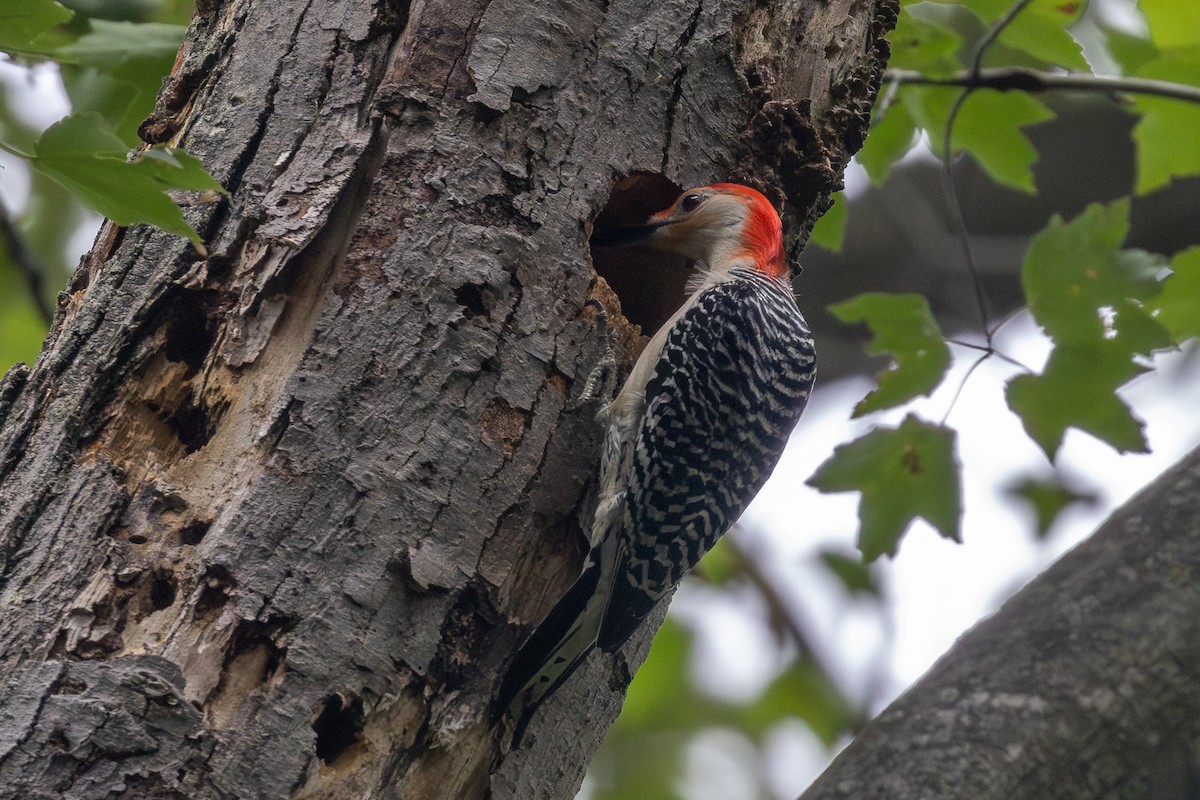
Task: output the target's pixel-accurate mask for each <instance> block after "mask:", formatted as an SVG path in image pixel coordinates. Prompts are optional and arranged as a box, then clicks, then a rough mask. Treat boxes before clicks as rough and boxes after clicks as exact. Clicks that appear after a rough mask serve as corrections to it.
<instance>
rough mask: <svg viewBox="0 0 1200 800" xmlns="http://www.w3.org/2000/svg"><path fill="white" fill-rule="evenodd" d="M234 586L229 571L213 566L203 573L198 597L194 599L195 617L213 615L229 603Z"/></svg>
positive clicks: (216, 565) (217, 565)
mask: <svg viewBox="0 0 1200 800" xmlns="http://www.w3.org/2000/svg"><path fill="white" fill-rule="evenodd" d="M234 586H235V583H234V580H233V577H232V576H231V575H230V574H229V570H227V569H225V567H222V566H220V565H219V564H214V565H213V566H211V567H209V568H208V569H207V570H205V572H204V576H203V577H202V578H201V579H200V595H199V596H198V597H197V598H196V611H195V613H196V616H197V617H204V616H207V615H209V614H214V612H216V611H217V609H219V608H221V607H222V606H224V605H225V604H226V603H227V602H229V595H230V594H231V593H232V592H233V587H234Z"/></svg>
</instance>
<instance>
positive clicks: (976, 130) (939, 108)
mask: <svg viewBox="0 0 1200 800" xmlns="http://www.w3.org/2000/svg"><path fill="white" fill-rule="evenodd" d="M957 96H958V92H957V91H955V90H950V89H946V88H943V87H925V86H912V87H909V91H907V92H905V93H904V94H903V98H904V101H905V104H906V105H907V106H908V109H909V113H910V114H911V115H912V117H913V119H914V120H916V121H917V124H919V125H920V126H921V127H923V128H925V129H926V130H928V131H929V136H930V140H931V142H932V145H933V149H934V152H936V153H938V155H941V154H942V149H943V148H942V142H943V140H944V138H945V137H944V131H945V129H946V121H947V120H948V119H949V116H950V110H951V108H952V107H953V105H954V101H955V98H956V97H957ZM1053 118H1054V112H1052V111H1051V110H1050V109H1049V108H1047V107H1046V106H1045V105H1043V104H1042V103H1041V102H1040V101H1038V100H1035V99H1034V98H1033V97H1031V96H1029V95H1028V94H1026V93H1024V92H996V91H992V90H990V89H989V90H981V91H976V92H972V93H971V95H970V97H968V98H967V100H966V102H964V103H963V105H962V108H961V109H960V110H959V113H958V117H957V119H956V121H955V123H954V136H953V138H952V139H951V142H950V147H951V150H953V151H954V152H958V151H960V150H965V151H967V152H968V153H970V154H971V155H972V156H973V157H974V158H975V160H976V161H978V162H979V165H980V166H981V167H983V168H984V169H985V170H987V172H988V174H989V175H991V176H992V178H993V179H994V180H995V181H997V182H998V183H1001V184H1004V185H1005V186H1011V187H1012V188H1014V189H1019V190H1021V191H1023V192H1028V193H1030V194H1033V193H1034V191H1035V187H1034V185H1033V165H1034V163H1036V162H1037V157H1038V154H1037V150H1035V149H1034V147H1033V143H1032V142H1030V141H1029V138H1028V137H1027V136H1025V134H1024V133H1022V132H1021V128H1024V127H1026V126H1028V125H1033V124H1036V123H1039V122H1045V121H1046V120H1050V119H1053Z"/></svg>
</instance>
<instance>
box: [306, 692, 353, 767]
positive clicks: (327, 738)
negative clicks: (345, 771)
mask: <svg viewBox="0 0 1200 800" xmlns="http://www.w3.org/2000/svg"><path fill="white" fill-rule="evenodd" d="M363 719H364V715H363V703H362V698H360V697H357V696H354V695H351V696H350V697H344V696H343V695H342V694H340V693H337V692H335V693H334V694H331V695H329V697H327V698H325V702H324V703H323V704H322V706H321V713H319V714H318V715H317V719H316V721H315V722H313V726H312V727H313V730H314V731H315V732H316V734H317V757H318V758H320V759H321V760H322V761H324V762H325V763H326V764H328V763H330V762H331V761H333V760H334V759H336V758H337V757H338V755H340V754H341V753H342V752H343V751H345V749H346V748H347V747H349V746H350V745H352V744H354V743H355V742H357V741H358V737H359V734H360V733H362V727H363Z"/></svg>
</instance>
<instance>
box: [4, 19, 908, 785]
mask: <svg viewBox="0 0 1200 800" xmlns="http://www.w3.org/2000/svg"><path fill="white" fill-rule="evenodd" d="M896 6H897V3H896V2H895V0H874V2H870V3H863V2H859V1H858V0H792V1H791V2H772V3H770V4H767V3H761V2H756V0H707V1H705V0H693V2H683V0H666V1H656V2H600V0H596V1H595V2H569V1H568V0H491V2H489V1H488V0H423V1H421V0H418V2H414V3H411V4H406V3H400V2H395V1H394V0H393V1H392V2H387V1H386V0H377V1H376V2H362V0H312V1H311V2H306V3H295V2H292V1H291V0H224V2H222V0H201V2H199V4H198V12H197V13H198V16H197V19H196V21H195V23H194V24H193V26H192V28H191V30H190V32H189V35H188V37H187V40H186V42H185V44H184V48H183V51H182V53H181V57H180V60H179V62H178V65H177V68H176V71H175V73H174V75H173V76H172V77H171V78H170V79H169V81H168V82H167V84H166V87H165V89H164V91H163V94H162V95H161V97H160V98H159V106H158V109H157V110H156V113H155V115H154V116H153V117H152V118H151V119H150V120H147V122H146V123H145V124H144V126H143V128H142V131H143V135H144V136H146V137H147V139H149V140H152V141H170V142H172V143H181V144H183V145H185V146H186V147H188V148H189V150H191V151H192V152H193V153H195V154H196V155H198V156H199V157H200V158H201V159H202V160H203V161H204V163H205V165H206V166H207V167H208V168H209V170H210V171H211V172H212V173H213V175H214V176H215V177H217V179H218V180H220V181H221V182H222V184H223V185H225V186H226V187H227V188H228V189H229V191H230V198H229V199H227V200H223V201H221V202H220V203H217V204H213V205H208V206H195V207H193V208H192V209H191V210H190V211H189V212H188V213H189V217H190V220H191V221H192V222H193V224H195V225H196V226H197V229H198V230H200V231H201V232H202V235H203V236H204V239H205V241H206V243H207V245H208V250H209V253H210V254H211V255H209V256H208V257H206V258H205V257H201V256H200V255H199V254H198V253H197V252H195V251H194V250H192V249H191V248H190V247H189V245H188V244H187V243H186V242H185V241H183V240H182V239H179V238H177V237H173V236H170V235H167V234H164V233H161V232H158V231H155V230H152V229H149V228H146V227H135V228H131V229H129V230H121V229H118V228H116V227H114V226H112V225H106V226H105V228H104V229H103V230H102V231H101V233H100V235H99V237H98V239H97V241H96V245H95V247H94V249H93V251H92V253H91V254H90V255H89V256H88V257H87V258H86V259H85V261H84V263H83V264H82V265H81V267H80V270H79V272H78V273H77V275H76V277H75V279H74V282H73V284H72V286H71V287H70V290H69V292H68V293H66V294H64V295H63V296H62V298H61V301H60V303H59V308H58V314H57V318H56V320H55V324H54V327H53V330H52V332H51V334H50V336H49V338H48V340H47V343H46V346H45V349H44V351H43V353H42V356H41V358H40V359H39V360H38V363H37V365H36V366H35V367H34V369H33V370H31V371H27V370H25V369H24V368H22V367H18V368H16V369H14V370H13V371H11V372H10V373H9V374H8V375H7V376H6V377H5V379H4V381H3V383H2V384H0V426H2V427H0V536H2V539H0V548H2V549H0V558H2V559H3V561H2V573H0V574H2V576H3V577H2V578H0V598H2V603H3V606H2V607H3V609H4V611H3V614H0V664H2V665H3V670H4V675H5V676H6V679H7V686H6V691H5V693H4V696H3V699H2V700H0V710H2V714H3V718H4V720H5V723H4V724H3V725H2V726H0V786H2V787H4V789H3V790H0V791H2V792H3V793H4V795H3V796H6V797H72V798H92V797H96V798H100V797H110V796H114V795H120V796H122V797H154V798H164V797H184V796H186V797H188V798H210V797H229V798H274V797H286V796H292V797H321V798H342V797H346V798H348V797H401V798H410V799H413V798H460V797H462V798H469V797H485V796H489V795H490V796H493V797H497V798H500V797H518V798H533V797H549V798H553V797H570V796H571V794H572V793H573V792H574V791H575V789H576V788H577V787H578V785H579V783H580V780H581V778H582V774H583V770H584V768H585V766H586V764H587V761H588V760H589V758H590V757H591V754H592V753H593V752H594V750H595V748H596V747H597V746H598V744H599V742H600V740H601V739H602V737H603V735H604V732H605V730H606V729H607V727H608V725H609V724H610V723H611V721H612V720H613V718H614V717H615V716H616V713H617V711H618V709H619V706H620V703H621V699H622V696H623V692H624V687H625V685H626V684H627V683H628V680H629V677H630V674H631V673H632V671H633V670H634V668H635V666H636V664H637V663H638V662H639V660H640V658H641V657H642V655H643V654H644V649H645V646H646V643H647V641H648V636H649V630H647V631H646V632H645V634H644V635H643V636H641V637H640V638H635V641H634V642H633V643H631V645H630V647H629V648H628V651H629V652H628V653H626V654H624V656H623V657H621V658H618V659H613V658H599V657H593V659H592V660H591V661H590V662H589V663H588V664H587V665H586V666H585V668H583V669H581V670H580V672H579V673H578V674H577V676H576V677H575V678H573V679H572V681H571V682H570V683H569V684H568V685H567V686H566V687H564V689H563V690H562V691H561V692H560V693H559V694H558V695H557V696H556V697H555V698H553V699H552V700H551V701H550V702H549V703H547V705H546V707H545V708H544V709H543V711H542V712H541V713H539V714H538V715H537V716H536V717H535V719H534V721H533V724H532V726H531V728H530V732H529V734H528V735H527V737H526V739H525V743H524V744H523V745H522V747H521V748H519V749H516V750H512V749H511V748H510V746H509V743H508V741H507V740H506V734H507V731H506V730H504V729H501V730H492V729H491V728H490V726H489V722H488V714H487V710H488V704H489V702H490V700H491V697H492V694H493V692H494V691H495V689H496V687H497V686H498V683H499V680H500V677H501V675H502V672H503V669H504V667H505V665H506V663H507V660H508V659H509V658H510V657H511V655H512V653H513V650H514V648H515V647H516V645H517V644H518V643H519V642H520V640H521V639H522V638H523V637H524V635H525V634H526V633H527V632H528V630H529V629H530V628H531V627H532V626H533V625H534V624H535V623H536V622H537V621H538V620H539V619H540V617H541V615H542V614H544V613H545V611H546V610H547V609H548V608H549V607H550V606H551V605H552V604H553V602H554V601H555V599H556V598H557V597H558V595H559V594H560V593H561V592H562V591H563V590H564V589H565V588H566V587H567V586H568V585H569V583H570V581H571V580H572V579H573V578H574V576H575V575H576V574H577V572H578V569H579V566H580V560H581V556H582V542H583V535H582V530H583V527H582V523H584V522H585V521H586V520H587V519H588V518H589V515H590V508H589V506H588V497H587V496H588V491H589V486H590V482H591V480H592V478H593V475H594V472H595V467H596V464H597V460H598V444H599V441H600V431H599V430H598V429H597V426H596V423H595V422H594V419H593V415H594V412H595V408H594V407H587V406H583V407H578V406H577V405H576V404H574V403H573V401H572V398H574V397H577V396H578V393H579V388H580V385H581V383H582V380H581V379H584V378H586V377H587V375H588V373H589V371H590V370H591V367H592V365H593V364H594V363H595V361H596V360H597V358H598V357H599V354H600V351H601V348H602V347H603V346H604V341H603V337H602V336H599V335H597V333H596V331H595V321H594V318H593V315H592V312H591V311H590V310H589V309H587V306H586V304H587V301H588V299H589V298H590V297H597V298H599V299H600V300H601V301H602V302H604V303H605V305H606V306H608V307H609V308H610V314H609V316H610V318H611V319H612V320H613V324H614V325H615V326H616V327H617V329H618V330H619V332H620V333H621V334H622V339H621V341H622V344H623V346H624V349H625V351H626V354H627V355H628V354H629V353H630V352H631V351H632V350H633V349H635V348H636V344H637V338H636V336H634V334H635V333H636V331H635V330H634V329H633V328H631V327H630V325H629V324H628V323H626V322H624V320H623V318H622V317H621V315H620V310H619V308H620V307H619V306H618V305H617V301H616V299H615V297H614V296H613V295H612V293H611V292H610V291H609V290H608V289H607V285H606V284H605V282H604V281H600V280H597V277H596V273H595V271H594V270H593V267H592V261H591V259H590V257H589V252H588V248H587V238H588V233H589V231H590V227H591V223H592V221H593V220H595V219H596V218H597V216H598V215H599V214H600V213H601V211H602V210H605V209H606V206H607V211H606V214H607V215H608V216H607V217H606V219H608V220H610V221H612V220H617V221H619V220H620V219H623V218H632V217H633V216H636V215H639V214H643V213H646V212H648V211H651V210H657V208H658V207H662V206H665V205H666V203H667V202H668V201H669V200H670V199H672V195H673V194H674V192H676V191H677V190H678V189H679V188H681V187H683V186H688V185H694V184H699V183H707V182H710V181H713V180H716V179H724V180H738V181H742V182H748V183H752V184H754V185H757V186H759V187H760V188H762V189H764V190H765V191H767V192H768V194H770V195H771V196H772V197H774V198H775V199H776V200H785V199H786V201H787V202H788V205H787V210H788V212H789V213H788V215H787V221H788V223H789V233H790V235H791V241H792V242H793V244H795V243H797V242H798V241H799V240H800V239H801V238H802V234H803V231H804V230H806V227H807V226H806V222H807V221H808V220H811V219H814V218H815V216H816V215H817V214H818V213H819V212H820V211H821V210H823V208H824V206H825V205H826V204H827V202H828V196H829V193H830V192H831V190H833V189H834V188H835V187H836V186H837V185H838V183H839V181H840V176H841V170H842V166H843V165H844V163H845V161H846V159H847V158H848V156H849V153H850V152H851V151H853V150H855V149H857V147H858V145H859V144H860V142H861V140H862V137H863V135H864V134H865V130H866V124H867V113H868V109H869V107H870V103H871V101H872V99H873V96H874V92H875V89H876V88H877V83H878V78H879V73H880V70H881V68H882V66H883V62H884V61H885V60H886V47H887V45H886V43H885V42H884V41H883V40H882V35H883V34H884V32H885V31H886V30H887V29H888V28H890V26H891V25H892V24H893V23H894V21H895V15H896V10H897V9H896ZM631 176H632V177H631ZM614 189H615V190H616V191H615V193H613V192H614ZM610 193H613V194H612V198H613V199H612V200H611V201H610ZM608 269H610V270H611V277H612V278H613V281H614V283H615V284H623V285H624V288H623V289H619V291H621V292H624V294H625V296H624V297H623V298H622V299H623V300H625V301H626V303H627V305H629V306H630V308H633V307H634V306H639V304H640V306H644V307H645V308H643V310H642V311H640V312H639V313H640V314H642V317H641V319H640V321H643V322H647V323H650V322H652V321H653V319H654V318H655V313H657V312H653V311H652V310H646V309H652V308H653V307H657V306H661V305H663V304H665V303H669V302H674V303H678V302H679V301H680V300H681V299H682V298H681V296H680V295H679V294H678V285H677V284H676V283H672V282H671V281H657V279H655V278H653V277H652V278H647V277H645V276H639V275H637V274H634V273H631V272H629V271H628V270H625V271H624V272H622V270H621V265H620V264H612V265H609V267H608ZM631 314H632V312H631ZM635 321H639V320H636V319H635ZM647 627H648V628H649V627H651V626H647Z"/></svg>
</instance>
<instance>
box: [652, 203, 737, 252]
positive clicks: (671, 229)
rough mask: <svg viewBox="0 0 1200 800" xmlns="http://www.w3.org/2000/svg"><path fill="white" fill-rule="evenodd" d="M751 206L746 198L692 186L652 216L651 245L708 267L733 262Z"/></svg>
mask: <svg viewBox="0 0 1200 800" xmlns="http://www.w3.org/2000/svg"><path fill="white" fill-rule="evenodd" d="M749 215H750V208H749V205H748V204H747V202H746V201H745V199H743V198H742V197H739V196H738V195H736V194H733V193H731V192H724V191H721V190H719V189H713V188H711V187H702V188H699V189H693V190H691V191H688V192H684V194H683V195H682V196H681V197H680V198H679V199H678V200H676V201H675V203H674V204H673V205H671V207H670V208H668V209H666V210H665V211H661V212H659V213H658V214H655V215H654V216H653V217H651V218H650V224H651V225H653V226H655V227H656V230H655V232H654V236H653V238H652V239H651V240H650V242H649V243H650V244H651V246H653V247H655V248H658V249H660V250H666V251H668V252H671V253H677V254H679V255H681V256H683V257H684V258H688V259H691V260H693V261H696V262H698V263H701V264H703V265H705V266H715V265H726V264H730V263H731V261H732V260H733V258H734V254H735V253H737V252H738V250H739V249H742V247H743V245H742V242H743V231H744V230H745V227H746V221H747V220H748V219H749Z"/></svg>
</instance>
